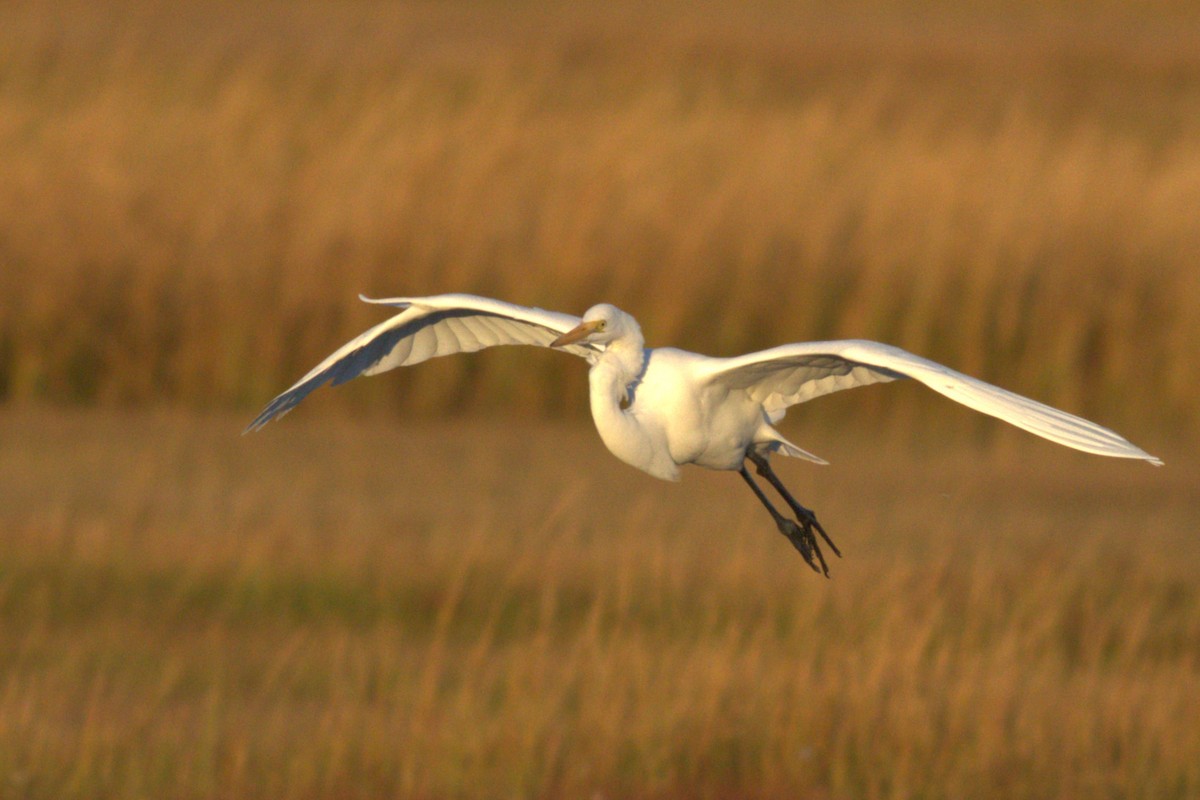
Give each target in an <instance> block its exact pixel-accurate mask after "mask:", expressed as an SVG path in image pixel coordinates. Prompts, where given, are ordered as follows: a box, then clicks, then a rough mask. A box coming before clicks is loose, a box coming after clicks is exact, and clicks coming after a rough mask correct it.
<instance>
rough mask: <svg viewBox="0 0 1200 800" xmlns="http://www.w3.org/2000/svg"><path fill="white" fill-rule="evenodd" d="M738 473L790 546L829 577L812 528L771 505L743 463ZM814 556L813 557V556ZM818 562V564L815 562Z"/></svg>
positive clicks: (814, 569)
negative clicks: (802, 524) (789, 517)
mask: <svg viewBox="0 0 1200 800" xmlns="http://www.w3.org/2000/svg"><path fill="white" fill-rule="evenodd" d="M738 474H739V475H741V476H742V479H743V480H744V481H746V483H747V484H748V485H749V486H750V488H751V489H753V490H754V495H755V496H756V497H757V498H758V499H759V502H761V503H762V504H763V506H764V507H765V508H766V509H767V511H768V512H770V514H771V519H773V520H775V527H777V528H779V532H780V533H782V534H783V535H784V536H786V537H787V539H788V541H789V542H791V543H792V546H793V547H795V548H796V550H798V551H799V552H800V555H801V556H803V557H804V561H805V562H806V563H807V564H808V565H809V566H810V567H812V569H813V572H820V573H823V574H824V575H825V577H826V578H828V577H829V566H828V565H827V564H826V563H825V556H823V555H821V548H820V547H818V546H817V540H816V537H814V536H813V535H812V529H811V528H810V527H809V526H808V525H807V524H806V525H804V526H803V527H801V526H800V525H797V524H796V522H795V521H794V520H790V519H788V518H787V517H785V516H784V515H783V514H780V513H779V512H778V511H777V510H776V509H775V506H773V505H771V501H770V500H768V499H767V496H766V494H764V493H763V490H762V489H760V488H759V486H758V483H757V482H755V480H754V477H753V476H752V475H751V474H750V472H749V471H748V470H747V469H746V466H745V465H744V464H743V465H742V467H741V468H740V469H739V470H738ZM814 556H815V558H814ZM818 562H820V566H819V567H818V566H817V563H818Z"/></svg>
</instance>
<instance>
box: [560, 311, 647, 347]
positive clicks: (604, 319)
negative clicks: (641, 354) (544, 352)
mask: <svg viewBox="0 0 1200 800" xmlns="http://www.w3.org/2000/svg"><path fill="white" fill-rule="evenodd" d="M641 333H642V330H641V327H639V326H638V324H637V321H636V320H635V319H634V318H633V317H631V316H629V315H628V314H626V313H625V312H624V311H622V310H621V309H619V308H617V307H616V306H614V305H610V304H608V303H600V304H599V305H595V306H592V307H591V308H589V309H588V310H587V311H585V312H584V314H583V321H582V322H580V323H579V324H578V325H576V326H575V327H574V328H572V329H571V330H569V331H567V332H566V333H564V334H563V335H562V336H559V337H558V338H557V339H555V340H554V341H553V342H551V343H550V346H551V347H564V346H565V345H568V344H574V343H575V342H582V341H586V342H592V343H595V344H609V343H610V342H614V341H616V340H617V339H621V338H623V337H627V336H630V335H632V334H636V335H637V337H638V338H639V340H640V338H641Z"/></svg>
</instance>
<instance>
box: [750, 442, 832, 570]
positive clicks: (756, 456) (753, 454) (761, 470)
mask: <svg viewBox="0 0 1200 800" xmlns="http://www.w3.org/2000/svg"><path fill="white" fill-rule="evenodd" d="M746 457H747V458H749V459H750V460H751V461H753V462H754V467H755V469H756V471H757V472H758V474H759V475H762V476H763V477H764V478H766V479H767V481H769V482H770V484H771V485H772V486H774V487H775V491H777V492H779V496H780V497H782V498H783V499H784V501H785V502H786V503H787V504H788V506H789V507H790V508H791V509H792V513H793V514H795V515H796V520H797V521H798V522H799V523H800V524H801V525H803V526H804V529H805V530H806V531H808V533H809V535H812V531H813V530H814V529H815V530H816V531H817V533H819V534H821V538H822V539H824V540H825V543H826V544H828V545H829V546H830V547H831V548H833V554H834V555H836V556H837V557H838V558H841V557H842V551H841V550H838V547H837V545H836V544H834V543H833V540H832V539H830V538H829V534H827V533H826V532H825V529H824V528H822V527H821V523H819V522H817V515H816V514H815V513H814V512H813V511H811V510H810V509H807V508H805V507H804V506H802V505H800V504H799V503H798V502H796V498H794V497H792V495H791V493H790V492H789V491H788V490H787V487H786V486H784V485H783V481H781V480H779V476H778V475H776V474H775V470H773V469H771V462H770V461H768V460H767V457H766V456H764V455H763V454H762V453H759V452H757V451H756V450H750V451H748V452H747V453H746ZM818 552H819V551H818Z"/></svg>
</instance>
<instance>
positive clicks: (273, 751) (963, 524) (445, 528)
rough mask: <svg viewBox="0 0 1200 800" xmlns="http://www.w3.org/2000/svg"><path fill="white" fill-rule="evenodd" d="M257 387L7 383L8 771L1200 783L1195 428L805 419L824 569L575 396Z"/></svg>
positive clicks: (314, 784)
mask: <svg viewBox="0 0 1200 800" xmlns="http://www.w3.org/2000/svg"><path fill="white" fill-rule="evenodd" d="M887 388H888V387H882V388H879V389H878V390H877V389H863V390H860V391H861V392H862V393H863V394H864V395H870V394H872V393H875V392H876V391H878V392H885V391H886V390H887ZM858 402H859V401H855V400H851V403H852V404H855V403H858ZM243 422H244V420H243V419H241V418H230V417H226V416H215V417H208V418H196V417H188V416H184V415H181V414H178V413H170V414H166V413H162V414H140V415H132V414H127V415H113V414H105V413H97V412H94V411H93V412H86V413H84V412H76V411H72V412H65V411H47V410H32V409H30V410H16V409H13V408H9V409H8V410H7V411H4V412H3V413H0V442H2V443H3V446H2V447H0V530H2V531H3V535H0V636H2V637H3V644H2V646H0V781H3V783H2V784H0V796H4V797H26V798H55V800H66V799H67V798H118V797H120V798H125V797H128V798H133V797H174V798H210V797H237V798H243V799H245V800H253V799H254V798H271V800H288V799H289V798H316V797H328V798H350V797H362V798H375V797H418V798H449V797H462V798H467V797H497V796H505V797H530V798H537V797H547V798H549V797H610V798H616V797H622V798H624V797H630V798H637V797H646V798H650V797H657V798H672V797H680V798H682V797H688V798H697V797H698V798H705V797H707V798H734V797H739V798H744V797H779V798H784V797H788V798H792V797H827V798H835V797H837V798H840V797H847V798H848V797H855V798H885V797H886V798H900V797H922V798H942V797H945V798H959V797H981V798H987V797H1003V798H1039V799H1041V798H1078V797H1128V798H1137V797H1145V798H1156V799H1157V798H1187V797H1195V796H1196V795H1197V793H1200V726H1198V725H1197V722H1196V698H1197V697H1198V696H1200V586H1198V585H1197V582H1196V575H1197V573H1198V572H1200V543H1198V540H1197V538H1196V536H1195V531H1196V523H1197V520H1198V519H1200V498H1198V496H1197V494H1196V492H1195V483H1194V476H1195V475H1196V474H1198V469H1200V464H1197V462H1196V458H1195V455H1194V453H1189V452H1186V448H1185V447H1184V446H1183V445H1177V446H1176V448H1175V450H1171V449H1168V450H1167V451H1166V452H1163V453H1162V455H1163V456H1164V457H1165V458H1166V459H1167V461H1168V464H1169V466H1168V467H1167V468H1164V469H1159V470H1156V469H1152V468H1150V467H1148V466H1146V465H1144V464H1135V463H1130V462H1118V461H1113V460H1106V459H1099V458H1093V457H1088V456H1084V455H1081V454H1077V453H1073V452H1070V451H1067V450H1065V449H1062V448H1057V447H1054V446H1052V445H1049V444H1046V443H1044V442H1041V441H1038V440H1035V439H1033V438H1032V437H1028V436H1024V435H1020V434H1019V432H1013V434H1012V435H1011V436H1009V435H1007V434H1006V435H1005V436H1003V437H1001V446H1000V447H999V448H998V449H993V450H991V451H990V454H986V455H985V454H982V453H979V452H976V451H974V450H971V449H969V448H961V449H959V448H952V449H941V450H939V449H931V448H929V447H926V448H925V449H924V450H920V449H916V448H912V447H909V446H907V445H905V444H904V443H903V442H902V441H900V440H899V439H901V438H902V437H898V439H897V440H896V441H891V442H889V441H883V442H877V441H867V440H859V439H854V438H852V437H848V436H847V435H846V434H844V433H838V432H835V431H829V430H820V429H813V428H811V426H809V425H805V424H804V423H803V422H800V423H798V424H796V425H795V426H794V428H795V429H794V430H793V431H792V432H793V433H794V434H796V436H797V438H798V439H799V440H800V441H802V442H803V443H804V444H805V445H806V446H810V447H812V448H814V449H815V450H816V451H817V452H820V453H823V454H824V455H826V456H828V457H830V458H831V459H832V460H833V462H834V465H833V466H831V467H829V468H817V467H813V466H811V465H804V464H798V463H795V462H793V463H791V464H788V465H787V466H786V467H785V471H786V473H787V475H786V476H785V477H787V479H788V480H789V482H790V483H792V484H793V485H794V486H795V488H796V489H797V490H798V492H799V494H800V495H801V497H802V498H804V499H806V500H807V502H809V503H810V504H812V505H815V506H816V507H817V508H818V509H819V510H820V512H821V514H822V518H823V519H824V520H825V523H826V525H827V526H828V527H829V528H830V530H831V531H832V532H833V534H834V535H835V537H836V539H837V541H839V543H840V544H841V545H842V547H843V550H844V551H845V553H846V558H845V559H843V560H840V561H838V562H837V563H836V564H835V565H834V577H833V579H832V580H831V581H825V580H822V579H820V578H818V577H816V576H815V575H813V574H812V573H811V572H809V571H808V570H807V568H806V567H805V566H804V565H803V563H802V561H801V560H800V559H799V557H798V556H797V555H796V554H795V553H794V552H792V551H791V550H790V548H789V546H788V545H787V543H786V542H784V541H783V539H782V537H780V536H779V535H778V534H777V533H776V532H775V531H774V529H773V528H772V527H771V525H770V522H769V520H768V519H767V518H766V515H765V514H763V513H762V511H761V509H760V508H759V507H758V506H757V504H756V502H755V501H754V499H753V498H752V497H751V496H750V494H749V492H747V491H745V490H744V489H743V488H742V487H741V485H740V482H739V481H738V480H737V479H736V478H735V477H733V476H730V475H718V474H712V473H706V472H704V471H700V470H695V471H689V472H688V473H687V475H686V477H685V480H684V482H683V483H682V484H680V485H677V486H676V485H671V484H667V483H661V482H657V481H649V480H648V479H646V478H645V476H643V475H641V474H640V473H637V472H635V471H634V470H632V469H629V468H627V467H624V466H623V465H621V464H619V463H618V462H616V461H615V459H612V458H611V457H610V456H609V455H608V454H607V453H605V452H604V451H603V447H602V445H601V444H600V443H599V442H598V441H597V439H596V437H595V436H594V434H593V433H592V432H591V431H590V430H589V429H588V427H586V426H581V425H566V424H519V425H515V426H514V425H505V426H499V425H490V424H486V423H478V422H475V423H466V422H444V423H436V424H424V425H419V426H413V425H409V426H404V427H399V426H393V425H381V424H374V425H368V424H360V423H353V424H352V423H346V422H343V423H336V422H333V421H331V420H328V419H326V420H325V421H322V420H321V419H320V418H319V417H318V415H313V414H307V413H306V410H301V411H299V412H297V414H295V415H293V416H291V417H289V418H288V420H286V421H285V422H284V423H282V424H280V425H277V426H273V427H272V428H270V429H268V430H267V431H265V432H263V433H261V434H257V435H255V436H253V437H247V438H241V437H238V436H237V432H238V431H239V430H240V428H241V425H242V424H243ZM914 456H915V459H913V457H914ZM910 459H913V460H911V461H910Z"/></svg>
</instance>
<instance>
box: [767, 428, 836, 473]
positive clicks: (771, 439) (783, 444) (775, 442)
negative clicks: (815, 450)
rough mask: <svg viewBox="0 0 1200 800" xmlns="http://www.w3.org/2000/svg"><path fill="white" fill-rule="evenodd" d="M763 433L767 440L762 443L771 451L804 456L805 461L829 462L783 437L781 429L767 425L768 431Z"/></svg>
mask: <svg viewBox="0 0 1200 800" xmlns="http://www.w3.org/2000/svg"><path fill="white" fill-rule="evenodd" d="M764 427H765V426H764ZM763 433H765V434H766V435H765V436H763V438H764V439H765V440H766V441H764V442H761V443H762V444H763V445H764V447H765V449H766V450H768V451H769V452H772V453H780V454H782V455H785V456H791V457H792V458H803V459H804V460H805V461H811V462H813V463H814V464H828V463H829V462H828V461H826V460H825V459H823V458H821V457H820V456H818V455H814V454H812V453H810V452H808V451H807V450H805V449H804V448H802V447H797V446H796V445H794V444H792V443H791V442H789V441H788V440H787V439H785V438H783V436H782V435H781V434H780V433H779V431H777V430H775V429H774V428H770V427H767V429H766V431H764V432H763Z"/></svg>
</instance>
